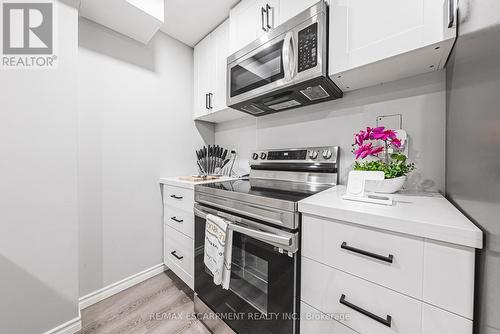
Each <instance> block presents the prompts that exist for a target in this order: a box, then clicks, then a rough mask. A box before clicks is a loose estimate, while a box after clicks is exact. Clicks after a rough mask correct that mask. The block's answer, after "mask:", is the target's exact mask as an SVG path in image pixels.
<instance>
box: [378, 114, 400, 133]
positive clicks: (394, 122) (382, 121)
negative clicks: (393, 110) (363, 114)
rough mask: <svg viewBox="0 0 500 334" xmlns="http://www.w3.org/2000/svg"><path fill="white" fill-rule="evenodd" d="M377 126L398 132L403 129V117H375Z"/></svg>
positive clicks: (397, 115) (396, 115)
mask: <svg viewBox="0 0 500 334" xmlns="http://www.w3.org/2000/svg"><path fill="white" fill-rule="evenodd" d="M377 126H384V127H385V128H386V129H392V130H398V129H402V128H403V115H401V114H394V115H382V116H377Z"/></svg>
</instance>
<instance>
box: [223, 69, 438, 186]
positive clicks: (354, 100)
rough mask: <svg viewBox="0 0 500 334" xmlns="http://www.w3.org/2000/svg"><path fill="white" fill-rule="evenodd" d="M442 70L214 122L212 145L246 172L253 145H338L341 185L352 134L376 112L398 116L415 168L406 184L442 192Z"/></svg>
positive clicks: (349, 158) (372, 119) (349, 161)
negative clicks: (232, 153) (231, 153)
mask: <svg viewBox="0 0 500 334" xmlns="http://www.w3.org/2000/svg"><path fill="white" fill-rule="evenodd" d="M445 98H446V96H445V72H444V71H439V72H434V73H429V74H425V75H420V76H417V77H413V78H409V79H404V80H400V81H397V82H393V83H390V84H386V85H380V86H375V87H371V88H366V89H362V90H358V91H354V92H349V93H348V94H345V96H344V97H343V98H342V99H340V100H336V101H330V102H327V103H323V104H318V105H313V106H309V107H304V108H301V109H295V110H289V111H285V112H281V113H276V114H273V115H268V116H263V117H260V118H254V117H249V118H244V119H240V120H236V121H232V122H227V123H221V124H218V125H217V126H216V128H215V131H216V132H215V142H216V144H219V145H222V146H225V147H228V148H233V149H236V151H237V152H238V157H239V158H238V163H237V164H236V170H237V172H240V173H243V172H248V170H249V165H248V157H249V156H250V154H251V153H252V152H253V150H255V149H266V148H288V147H301V146H323V145H338V146H340V148H341V153H340V182H341V183H343V184H345V183H346V181H347V174H348V172H349V171H350V170H351V166H352V164H353V162H354V157H353V155H352V153H351V148H352V146H351V144H352V143H353V140H354V133H356V132H357V131H359V130H360V129H362V128H364V127H366V126H375V125H376V117H377V116H380V115H391V114H402V115H403V128H404V129H405V130H406V131H407V132H408V135H409V159H410V160H411V161H413V162H415V164H416V167H417V169H416V170H415V171H414V172H413V173H412V174H411V175H410V177H409V180H408V182H407V185H406V188H408V189H418V190H439V191H441V192H443V191H444V187H445V176H444V168H445V121H446V118H445V116H446V115H445V106H446V99H445Z"/></svg>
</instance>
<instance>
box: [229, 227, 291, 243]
mask: <svg viewBox="0 0 500 334" xmlns="http://www.w3.org/2000/svg"><path fill="white" fill-rule="evenodd" d="M229 228H230V229H231V230H233V231H235V232H238V233H241V234H244V235H247V236H249V237H252V238H255V239H258V240H262V241H267V242H272V243H274V244H278V245H283V246H291V245H292V238H290V237H284V236H281V235H277V234H274V233H267V232H263V231H258V230H254V229H251V228H248V227H244V226H241V225H237V224H230V225H229Z"/></svg>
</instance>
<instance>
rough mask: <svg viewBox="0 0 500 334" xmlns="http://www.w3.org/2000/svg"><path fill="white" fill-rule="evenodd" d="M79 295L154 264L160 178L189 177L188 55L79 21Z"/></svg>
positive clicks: (165, 40)
mask: <svg viewBox="0 0 500 334" xmlns="http://www.w3.org/2000/svg"><path fill="white" fill-rule="evenodd" d="M79 38H80V40H79V50H78V62H79V64H78V84H79V89H78V93H79V94H78V102H79V134H80V138H79V149H80V152H79V175H78V176H79V193H78V195H79V204H80V208H79V212H80V214H79V218H80V296H83V295H86V294H88V293H90V292H93V291H95V290H98V289H100V288H102V287H104V286H107V285H109V284H112V283H115V282H117V281H119V280H121V279H123V278H126V277H128V276H130V275H133V274H136V273H138V272H140V271H143V270H145V269H147V268H150V267H152V266H154V265H156V264H159V263H161V262H162V220H161V214H162V212H161V210H162V206H161V198H160V188H159V183H158V180H159V178H160V177H164V176H172V175H182V174H186V173H192V172H195V153H194V150H195V147H196V148H198V147H201V145H202V140H201V138H200V136H199V134H198V131H197V130H196V128H195V125H194V122H193V120H192V103H193V102H192V96H193V92H192V87H193V84H192V78H193V49H192V48H190V47H188V46H186V45H184V44H182V43H180V42H178V41H176V40H174V39H172V38H170V37H168V36H167V35H165V34H163V33H159V34H157V35H156V36H155V37H154V39H153V40H152V41H151V42H150V43H149V44H148V45H147V46H144V45H142V44H140V43H138V42H135V41H133V40H131V39H129V38H127V37H124V36H122V35H119V34H117V33H115V32H113V31H111V30H108V29H106V28H104V27H102V26H99V25H97V24H95V23H93V22H91V21H88V20H85V19H80V21H79Z"/></svg>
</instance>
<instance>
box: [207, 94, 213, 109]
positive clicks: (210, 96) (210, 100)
mask: <svg viewBox="0 0 500 334" xmlns="http://www.w3.org/2000/svg"><path fill="white" fill-rule="evenodd" d="M212 96H214V94H212V93H208V109H212V108H213V106H212Z"/></svg>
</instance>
